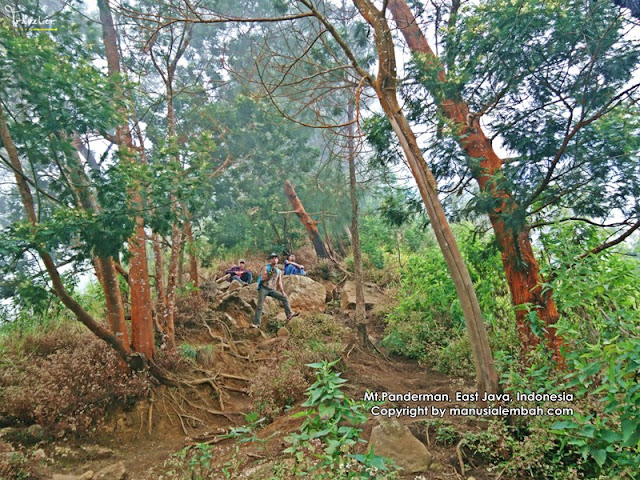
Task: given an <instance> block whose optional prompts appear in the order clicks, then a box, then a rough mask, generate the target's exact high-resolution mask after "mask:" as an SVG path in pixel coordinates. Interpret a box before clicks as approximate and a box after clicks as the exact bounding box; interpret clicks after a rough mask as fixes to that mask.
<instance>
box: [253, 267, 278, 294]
mask: <svg viewBox="0 0 640 480" xmlns="http://www.w3.org/2000/svg"><path fill="white" fill-rule="evenodd" d="M271 270H273V267H272V266H271V264H270V263H269V264H268V265H267V275H269V274H270V273H271ZM276 270H279V269H278V268H276ZM260 287H262V274H260V275H258V290H260Z"/></svg>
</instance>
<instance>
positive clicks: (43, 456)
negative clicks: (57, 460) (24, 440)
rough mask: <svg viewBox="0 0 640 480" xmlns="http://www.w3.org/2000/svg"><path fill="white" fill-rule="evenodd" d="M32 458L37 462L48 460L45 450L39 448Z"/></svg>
mask: <svg viewBox="0 0 640 480" xmlns="http://www.w3.org/2000/svg"><path fill="white" fill-rule="evenodd" d="M31 458H33V459H35V460H46V458H47V454H46V453H45V451H44V449H42V448H39V449H37V450H36V451H35V452H33V453H32V454H31Z"/></svg>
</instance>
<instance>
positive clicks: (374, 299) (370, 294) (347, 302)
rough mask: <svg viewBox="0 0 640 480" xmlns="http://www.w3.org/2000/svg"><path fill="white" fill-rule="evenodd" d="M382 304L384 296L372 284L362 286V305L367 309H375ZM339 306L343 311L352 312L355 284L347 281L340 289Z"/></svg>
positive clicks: (354, 303)
mask: <svg viewBox="0 0 640 480" xmlns="http://www.w3.org/2000/svg"><path fill="white" fill-rule="evenodd" d="M381 302H384V295H383V293H382V292H381V291H380V290H379V289H378V287H377V286H376V285H375V284H373V283H365V284H364V303H365V307H366V308H367V309H371V308H373V307H375V306H376V305H377V304H378V303H381ZM340 306H341V307H342V309H343V310H353V309H355V308H356V282H354V281H353V280H348V281H346V282H344V285H343V286H342V288H341V289H340Z"/></svg>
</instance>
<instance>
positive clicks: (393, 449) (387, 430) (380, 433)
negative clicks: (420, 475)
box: [369, 417, 432, 473]
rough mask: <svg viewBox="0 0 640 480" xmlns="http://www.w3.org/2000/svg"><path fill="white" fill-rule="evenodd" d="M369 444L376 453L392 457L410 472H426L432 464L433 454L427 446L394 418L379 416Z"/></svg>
mask: <svg viewBox="0 0 640 480" xmlns="http://www.w3.org/2000/svg"><path fill="white" fill-rule="evenodd" d="M369 445H370V446H371V448H373V452H374V453H375V454H376V455H380V456H381V457H387V458H390V459H391V460H393V461H394V462H396V463H397V464H398V466H400V467H402V468H404V469H405V471H406V472H408V473H417V472H425V471H427V470H428V469H429V466H430V465H431V460H432V456H431V454H430V453H429V451H428V450H427V447H425V446H424V444H423V443H422V442H421V441H420V440H418V439H417V438H416V437H414V436H413V435H412V434H411V431H410V430H409V428H408V427H406V426H404V425H402V424H400V422H398V420H396V419H394V418H386V417H379V425H376V426H375V427H373V431H372V432H371V438H370V439H369Z"/></svg>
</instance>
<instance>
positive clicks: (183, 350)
mask: <svg viewBox="0 0 640 480" xmlns="http://www.w3.org/2000/svg"><path fill="white" fill-rule="evenodd" d="M178 350H179V351H180V356H181V357H183V358H186V359H187V360H192V361H196V359H197V358H198V349H196V348H195V347H194V346H193V345H190V344H188V343H186V342H185V343H183V344H181V345H180V347H178Z"/></svg>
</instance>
